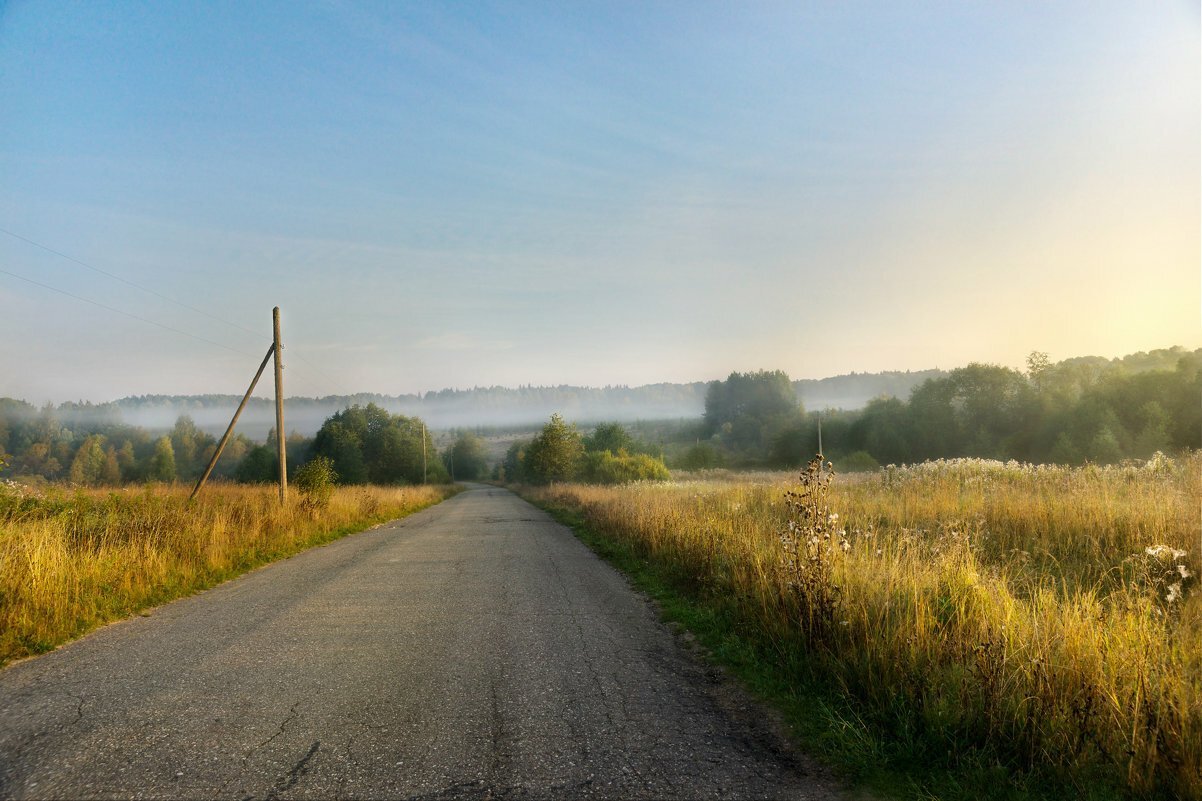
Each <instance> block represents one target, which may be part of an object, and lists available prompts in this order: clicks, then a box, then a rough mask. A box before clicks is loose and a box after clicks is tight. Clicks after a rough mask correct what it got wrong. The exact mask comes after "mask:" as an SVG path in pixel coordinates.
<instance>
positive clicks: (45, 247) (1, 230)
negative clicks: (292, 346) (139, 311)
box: [0, 228, 342, 386]
mask: <svg viewBox="0 0 1202 801" xmlns="http://www.w3.org/2000/svg"><path fill="white" fill-rule="evenodd" d="M0 234H5V235H7V236H10V237H12V238H14V239H18V240H20V241H22V242H25V243H26V244H29V245H32V246H34V247H36V248H39V249H40V250H44V251H46V252H47V253H52V254H54V255H55V256H58V257H59V258H62V259H66V260H67V261H69V262H71V263H72V264H77V265H79V266H80V267H83V268H85V269H87V270H91V271H92V272H94V273H99V274H100V275H103V276H106V277H108V278H111V279H113V280H114V281H119V282H121V283H122V284H125V285H126V286H131V287H134V288H135V289H138V290H141V291H142V292H146V293H147V294H149V295H153V296H155V297H156V298H159V299H161V300H165V301H167V302H168V303H172V304H174V305H176V306H179V307H180V308H183V309H187V310H188V311H192V312H195V313H197V314H200V315H203V316H205V317H208V318H209V319H211V320H216V321H217V322H219V323H224V324H225V325H228V326H231V327H232V328H237V329H238V330H240V331H245V332H246V333H248V334H255V335H256V336H257V335H258V334H259V333H260V332H258V331H254V330H252V329H250V328H247V327H246V326H244V325H239V324H238V323H234V322H231V321H229V320H226V319H225V318H223V317H218V316H217V315H215V314H212V313H210V312H207V311H204V310H203V309H198V308H196V307H195V306H190V305H188V304H187V303H183V302H182V301H178V300H176V299H175V298H172V297H170V296H168V295H164V294H163V293H161V292H158V291H156V290H153V289H151V288H150V287H147V286H143V285H142V284H139V283H137V282H136V281H130V280H129V279H127V278H122V277H121V276H119V275H117V274H115V273H111V272H109V271H108V270H102V269H101V268H99V267H96V266H94V265H91V264H88V263H87V262H85V261H83V260H82V259H77V258H75V257H74V256H71V255H68V254H66V253H63V252H62V251H61V250H56V249H55V248H52V247H50V246H49V245H44V244H42V243H41V242H36V241H34V240H32V239H30V238H28V237H25V236H21V235H20V234H18V233H15V232H13V231H9V230H8V229H6V228H0ZM0 272H2V273H4V274H5V275H10V276H12V277H14V278H18V279H20V280H22V281H26V282H28V283H31V284H35V285H37V286H40V287H43V288H45V289H49V290H51V291H53V292H58V293H59V294H62V295H66V296H67V297H71V298H75V299H76V300H82V301H83V302H85V303H91V304H92V305H93V306H99V307H100V308H102V309H107V310H109V311H112V312H116V313H117V314H122V315H125V316H126V317H130V318H133V319H135V320H141V321H142V322H146V323H150V324H151V325H155V326H158V327H159V328H163V329H165V330H167V331H173V332H175V333H177V334H183V335H184V336H187V337H191V338H193V339H197V340H200V341H201V342H208V343H209V344H211V345H216V346H217V347H219V348H225V349H226V350H230V351H233V352H235V353H241V354H243V355H250V354H248V353H246V351H241V350H236V349H234V348H231V347H229V346H227V345H222V344H221V343H219V342H214V341H213V340H210V339H205V338H204V337H201V336H197V335H195V334H190V333H188V332H187V331H181V330H180V329H178V328H172V327H171V326H167V325H163V324H162V323H158V322H155V321H154V320H150V319H147V318H145V317H139V316H138V315H136V314H131V313H129V312H126V311H122V310H121V309H117V308H114V307H112V306H106V305H105V304H103V303H100V302H98V301H94V300H90V299H88V298H85V297H83V296H81V295H75V294H72V293H71V292H67V291H65V290H62V289H58V288H56V287H53V286H50V285H49V284H43V283H40V282H38V281H34V280H33V279H30V278H25V277H24V276H21V275H17V274H16V273H12V272H9V271H7V270H0ZM291 355H293V356H295V357H296V358H297V359H299V360H300V361H301V362H303V363H304V364H306V365H308V366H309V367H310V368H311V369H312V370H313V371H314V372H316V373H317V374H318V375H320V376H321V377H322V378H324V379H325V380H326V381H328V382H329V383H330V384H331V385H334V386H337V385H340V384H341V383H342V382H340V381H337V380H336V379H334V378H333V377H332V376H331V375H330V374H329V373H326V372H325V371H324V370H322V369H321V368H320V367H318V366H317V365H315V364H313V363H312V362H310V361H309V360H308V359H306V358H305V357H304V356H302V355H301V354H300V353H295V352H294V353H292V354H291Z"/></svg>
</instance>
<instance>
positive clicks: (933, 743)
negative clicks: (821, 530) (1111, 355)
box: [522, 456, 1202, 799]
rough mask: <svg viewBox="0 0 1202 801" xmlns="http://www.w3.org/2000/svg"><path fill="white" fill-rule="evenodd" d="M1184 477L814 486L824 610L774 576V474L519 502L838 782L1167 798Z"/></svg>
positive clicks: (944, 479) (1181, 743) (929, 477)
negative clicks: (569, 536)
mask: <svg viewBox="0 0 1202 801" xmlns="http://www.w3.org/2000/svg"><path fill="white" fill-rule="evenodd" d="M1200 467H1202V461H1200V460H1199V458H1198V457H1196V456H1195V457H1190V458H1188V459H1185V460H1182V461H1181V462H1179V463H1177V464H1169V465H1165V464H1161V465H1160V466H1159V467H1158V468H1156V469H1154V470H1134V471H1133V470H1121V469H1115V470H1097V469H1085V470H1067V469H1065V470H1059V469H1054V470H1035V469H1031V468H1022V467H1018V468H1016V467H1014V466H999V465H996V464H993V465H991V464H987V463H977V464H974V463H961V464H953V465H947V464H944V465H934V466H930V467H926V468H923V469H921V470H908V471H892V472H886V473H882V474H878V475H877V476H875V477H872V478H870V479H863V480H858V481H846V482H842V483H841V485H840V484H839V483H837V484H836V487H835V489H834V491H833V492H832V494H831V496H830V499H829V502H830V511H831V513H832V514H833V513H835V512H834V510H836V509H837V510H838V511H837V514H839V515H840V518H839V520H838V523H837V524H836V525H835V526H834V527H830V526H828V529H827V530H828V531H833V533H834V539H833V540H832V541H831V545H834V544H835V543H837V542H838V541H839V539H840V538H841V537H845V538H846V540H847V542H848V547H847V548H846V549H843V548H840V547H834V548H828V549H827V550H826V551H825V552H824V553H823V555H822V556H821V560H822V564H823V568H822V570H820V571H818V574H817V578H818V579H822V580H823V581H826V582H828V585H827V586H826V588H825V590H833V594H828V595H826V596H824V595H823V592H824V591H825V590H824V589H823V588H821V587H820V588H818V590H817V591H815V589H814V586H813V581H814V580H815V574H813V573H810V574H807V573H806V572H805V571H806V570H807V569H808V568H805V567H804V565H806V564H811V562H810V560H809V559H808V558H805V559H803V560H794V561H795V562H798V561H800V562H801V563H802V565H803V567H802V568H800V569H798V568H795V567H791V566H789V564H788V558H787V557H788V555H789V553H790V551H789V547H788V546H787V545H786V544H785V543H784V541H783V540H782V537H781V534H782V532H785V531H787V526H788V521H789V520H790V519H791V517H790V511H789V509H788V507H787V505H786V504H785V503H784V502H783V501H784V498H783V494H784V491H785V489H786V488H788V487H789V486H790V485H789V484H788V483H785V482H784V481H783V480H781V479H779V478H778V479H777V480H776V481H775V482H763V483H759V484H756V483H748V482H740V483H738V484H733V483H731V482H689V483H684V484H681V483H677V484H668V485H658V486H652V485H629V486H626V487H620V488H599V487H584V486H580V485H557V486H555V487H551V488H523V489H522V492H523V494H524V496H525V497H527V498H528V499H530V500H532V501H534V502H536V503H538V504H539V505H541V506H543V507H544V508H547V509H548V510H549V511H551V512H552V513H553V514H555V515H556V516H557V517H558V518H559V519H561V520H562V521H564V522H565V523H568V524H569V525H572V526H573V527H574V528H575V529H576V530H577V531H578V532H579V534H580V536H581V538H582V539H583V540H584V541H585V542H586V543H588V544H589V545H590V546H591V547H593V548H594V549H595V550H597V551H598V553H600V554H601V555H602V556H604V557H605V558H607V559H609V560H610V561H611V562H613V563H614V564H615V565H616V566H618V567H619V568H620V569H622V570H624V571H625V572H627V573H628V574H630V575H631V576H632V578H633V579H634V581H635V582H636V584H637V585H638V586H640V587H641V588H642V589H643V590H645V591H646V592H648V593H649V594H650V595H652V596H653V597H655V598H656V599H657V600H658V601H659V602H660V604H661V605H662V607H663V608H664V611H665V615H666V616H667V617H668V618H669V619H671V620H675V621H677V622H679V623H681V624H683V625H684V626H686V627H688V628H689V629H690V630H692V631H693V632H694V634H695V635H696V636H697V637H698V639H699V640H700V641H701V642H702V643H703V644H704V645H706V646H707V647H708V648H709V650H710V651H711V652H712V653H713V655H714V658H715V659H717V660H718V661H719V662H721V663H723V664H725V665H727V666H728V667H729V668H731V670H732V671H733V672H735V673H736V674H737V675H738V676H740V677H741V678H742V679H743V680H744V681H745V682H746V683H747V684H748V685H749V686H750V687H751V688H752V689H753V690H754V691H755V692H757V693H758V694H760V695H761V696H763V697H764V698H766V699H767V700H769V701H770V702H771V703H773V704H775V705H776V706H777V707H778V708H780V709H781V710H782V712H783V713H784V714H785V716H786V719H787V720H788V721H789V722H790V724H791V725H792V726H793V727H794V729H795V731H796V732H797V734H798V737H799V739H800V740H801V742H802V743H803V746H804V747H805V748H806V749H807V750H809V751H811V752H813V753H816V754H817V755H818V756H820V757H822V758H824V759H826V760H827V761H829V762H831V763H832V764H833V765H835V766H836V767H837V768H838V769H839V770H840V771H841V772H843V773H844V774H846V775H848V776H849V777H850V778H851V779H852V780H854V781H856V782H859V783H863V784H865V785H867V786H868V787H870V788H872V789H874V790H876V791H878V792H883V793H885V794H889V795H896V796H899V797H903V798H947V799H955V798H963V799H969V798H990V799H1009V798H1049V799H1051V798H1063V797H1072V798H1085V799H1109V798H1165V799H1170V798H1195V797H1199V794H1200V793H1202V775H1200V773H1199V768H1200V766H1202V595H1200V594H1199V593H1197V592H1194V591H1193V590H1194V589H1195V588H1196V587H1197V579H1196V577H1193V575H1192V574H1193V573H1195V572H1196V571H1197V570H1198V567H1199V565H1198V562H1197V557H1198V553H1197V551H1198V548H1199V542H1198V537H1199V534H1198V516H1197V515H1198V513H1197V510H1198V507H1199V500H1200V499H1202V487H1200V482H1199V478H1200V476H1199V472H1200V471H1199V468H1200ZM823 519H824V520H825V519H826V516H825V514H824V516H823ZM844 527H846V528H844ZM1157 546H1161V547H1159V548H1158V547H1157ZM1185 552H1189V553H1185ZM792 553H793V554H799V555H801V556H802V557H812V556H813V552H812V551H811V552H807V551H806V550H805V549H804V546H798V545H794V546H793V551H792ZM1183 553H1184V555H1181V554H1183ZM823 571H825V572H823ZM1182 571H1184V572H1182ZM807 582H811V583H810V584H807ZM1173 585H1179V586H1178V587H1177V589H1176V590H1174V589H1173ZM824 597H825V598H826V599H827V600H828V601H830V600H831V599H833V605H831V606H830V608H829V609H828V612H829V614H828V616H827V619H825V620H824V619H823V615H822V614H821V612H822V608H821V604H817V602H816V601H815V598H817V600H818V601H821V600H822V599H823V598H824ZM1170 598H1172V599H1173V600H1169V599H1170ZM816 606H817V607H819V608H815V607H816Z"/></svg>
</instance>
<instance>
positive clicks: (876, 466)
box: [834, 451, 881, 473]
mask: <svg viewBox="0 0 1202 801" xmlns="http://www.w3.org/2000/svg"><path fill="white" fill-rule="evenodd" d="M834 462H835V464H836V465H837V466H838V468H839V469H840V470H841V471H843V472H844V473H872V472H875V471H877V470H880V469H881V464H880V462H878V461H877V460H876V459H873V458H872V456H871V455H870V454H869V453H868V451H853V452H852V453H849V454H847V455H846V456H837V457H835V459H834Z"/></svg>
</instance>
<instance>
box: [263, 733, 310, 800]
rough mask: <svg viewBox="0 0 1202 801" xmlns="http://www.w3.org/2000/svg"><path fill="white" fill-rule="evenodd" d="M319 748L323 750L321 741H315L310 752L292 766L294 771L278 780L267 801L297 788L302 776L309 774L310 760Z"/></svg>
mask: <svg viewBox="0 0 1202 801" xmlns="http://www.w3.org/2000/svg"><path fill="white" fill-rule="evenodd" d="M319 748H321V741H320V740H316V741H314V743H313V745H311V746H309V750H308V751H307V752H306V753H305V755H304V756H303V757H301V758H300V760H299V761H298V762H297V763H296V764H295V765H293V766H292V770H290V771H288V772H287V773H286V774H284V775H283V776H281V777H280V778H279V779H277V780H276V783H275V784H274V785H273V786H272V788H271V791H270V792H269V793H268V794H267V801H274V799H276V798H279V795H280V793H282V792H284V791H286V790H291V789H292V788H293V787H295V786H296V783H297V782H299V781H300V779H301V776H304V775H305V773H307V772H308V770H309V767H308V766H309V760H310V759H312V758H313V755H314V754H316V753H317V749H319Z"/></svg>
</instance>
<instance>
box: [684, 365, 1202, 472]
mask: <svg viewBox="0 0 1202 801" xmlns="http://www.w3.org/2000/svg"><path fill="white" fill-rule="evenodd" d="M820 426H821V431H822V440H823V445H822V447H823V451H824V452H825V454H826V455H827V456H828V457H833V458H834V459H835V461H836V464H838V463H839V462H840V461H842V462H843V463H844V464H845V465H846V466H849V467H852V468H859V467H865V468H868V467H873V466H875V465H878V464H888V463H897V464H900V463H912V462H920V461H924V460H928V459H939V458H955V457H981V458H992V459H1002V460H1009V459H1017V460H1019V461H1027V462H1034V463H1059V464H1082V463H1084V462H1087V461H1088V462H1093V463H1101V464H1108V463H1115V462H1119V461H1122V460H1124V459H1129V458H1136V459H1146V458H1148V457H1149V456H1151V455H1152V454H1153V453H1155V452H1156V451H1163V452H1180V451H1183V450H1187V449H1196V448H1198V447H1199V446H1200V445H1202V349H1199V350H1196V351H1192V352H1191V351H1186V350H1184V349H1181V348H1173V349H1166V350H1161V351H1152V352H1151V353H1139V354H1134V355H1132V356H1129V357H1126V358H1124V359H1115V360H1106V359H1095V358H1083V359H1067V360H1065V361H1062V362H1058V363H1051V362H1050V361H1049V360H1048V358H1047V355H1046V354H1044V353H1039V352H1035V353H1032V354H1031V355H1030V357H1029V358H1028V361H1027V369H1026V370H1025V371H1019V370H1014V369H1011V368H1008V367H1001V366H998V365H990V364H979V363H974V364H970V365H968V366H966V367H961V368H958V369H955V370H951V371H949V372H947V373H944V374H941V375H939V376H936V377H932V378H928V379H927V380H925V381H924V382H922V383H921V384H919V385H918V386H917V387H915V388H914V390H913V391H912V392H911V393H910V396H909V398H907V399H905V400H903V399H901V398H897V397H880V398H876V399H873V400H872V401H870V402H869V403H868V405H867V406H866V407H864V408H863V409H860V410H855V411H845V410H834V411H822V412H810V413H806V411H805V410H804V409H803V408H802V406H801V405H800V404H799V403H797V402H796V401H795V399H794V395H793V393H792V392H791V386H790V381H789V378H788V376H787V375H786V374H785V373H783V372H781V371H779V370H778V371H760V372H757V373H732V374H731V375H730V377H728V378H727V379H726V380H725V381H716V382H713V383H711V384H710V387H709V389H708V390H707V393H706V402H705V415H704V417H703V419H702V421H701V423H700V425H699V426H698V428H697V430H696V431H695V432H687V431H686V432H684V436H683V437H679V438H678V440H677V442H676V443H675V444H674V446H672V447H671V448H670V453H671V459H670V461H671V463H673V464H674V465H676V466H680V467H691V468H699V467H714V466H719V465H726V466H747V467H750V466H766V467H785V466H796V465H799V464H802V463H803V462H804V461H805V460H807V459H809V458H810V457H811V456H813V454H814V453H815V452H816V451H817V450H818V432H819V427H820ZM690 433H692V434H694V435H695V438H693V442H692V443H691V444H690V443H689V442H688V440H689V438H690V437H689V436H688V435H689V434H690ZM682 440H683V441H682Z"/></svg>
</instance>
